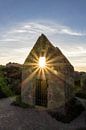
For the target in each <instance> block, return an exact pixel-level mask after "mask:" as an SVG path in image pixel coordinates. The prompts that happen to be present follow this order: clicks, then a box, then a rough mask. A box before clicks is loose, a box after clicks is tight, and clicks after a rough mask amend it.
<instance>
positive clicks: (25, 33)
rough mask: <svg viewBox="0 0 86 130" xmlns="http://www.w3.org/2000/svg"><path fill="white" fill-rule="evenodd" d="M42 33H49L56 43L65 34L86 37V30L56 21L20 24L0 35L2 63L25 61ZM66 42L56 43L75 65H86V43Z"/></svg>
mask: <svg viewBox="0 0 86 130" xmlns="http://www.w3.org/2000/svg"><path fill="white" fill-rule="evenodd" d="M41 33H44V34H45V35H47V36H48V37H49V38H50V39H51V40H52V41H54V42H55V43H58V38H59V36H60V39H61V38H62V37H65V36H67V37H68V38H69V37H70V38H71V39H72V38H76V39H77V37H79V38H82V37H86V33H85V32H80V31H75V30H73V29H72V28H70V27H67V26H63V25H59V24H57V23H54V22H49V23H48V22H27V23H23V24H18V25H16V26H14V27H11V28H9V29H8V30H5V32H3V33H2V34H1V35H0V61H1V63H2V62H3V64H5V63H7V62H9V61H12V62H13V61H14V62H18V63H23V62H24V60H25V58H26V56H27V55H28V53H29V51H30V49H31V48H32V46H33V45H34V43H35V42H36V39H37V38H38V36H39V35H40V34H41ZM54 39H55V40H54ZM66 41H67V39H66ZM64 42H65V41H64V40H63V43H61V44H58V45H57V44H55V45H56V46H58V47H60V48H61V50H62V51H63V53H64V54H65V55H66V56H67V57H68V59H69V60H70V61H71V63H72V64H73V65H74V66H77V67H78V66H85V65H86V58H85V57H86V50H85V48H86V45H84V46H82V43H81V44H80V45H79V44H78V43H77V41H76V43H75V45H74V44H73V45H72V44H68V43H66V42H65V43H64ZM65 45H66V46H65ZM77 62H78V64H77Z"/></svg>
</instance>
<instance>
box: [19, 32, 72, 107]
mask: <svg viewBox="0 0 86 130" xmlns="http://www.w3.org/2000/svg"><path fill="white" fill-rule="evenodd" d="M40 56H44V57H45V58H46V67H45V68H42V69H40V68H39V66H38V63H37V62H38V59H39V58H40ZM73 74H74V68H73V66H72V65H71V64H70V62H69V61H68V60H67V58H66V57H65V56H64V55H63V54H62V52H61V51H60V50H59V48H57V47H54V46H53V45H52V44H51V43H50V41H49V40H48V39H47V38H46V36H45V35H43V34H42V35H41V36H40V37H39V38H38V40H37V42H36V44H35V45H34V47H33V48H32V50H31V52H30V53H29V55H28V57H27V58H26V60H25V62H24V65H23V72H22V89H21V96H22V101H23V102H25V103H27V104H31V105H40V106H46V108H48V109H53V108H58V107H60V106H61V105H63V104H64V103H65V102H66V101H68V100H69V99H70V98H71V97H72V96H73V88H74V78H73ZM39 88H40V89H39ZM40 102H41V103H40Z"/></svg>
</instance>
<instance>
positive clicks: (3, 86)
mask: <svg viewBox="0 0 86 130" xmlns="http://www.w3.org/2000/svg"><path fill="white" fill-rule="evenodd" d="M12 95H13V93H12V91H11V89H10V88H9V86H7V82H6V80H5V78H4V77H3V76H0V98H4V97H9V96H12Z"/></svg>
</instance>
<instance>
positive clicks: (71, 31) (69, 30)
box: [61, 28, 86, 36]
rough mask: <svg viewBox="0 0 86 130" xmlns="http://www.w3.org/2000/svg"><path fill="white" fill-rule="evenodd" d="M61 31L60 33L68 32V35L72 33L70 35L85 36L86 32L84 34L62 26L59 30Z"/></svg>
mask: <svg viewBox="0 0 86 130" xmlns="http://www.w3.org/2000/svg"><path fill="white" fill-rule="evenodd" d="M61 33H62V34H68V35H72V36H85V35H86V34H84V33H80V32H75V31H73V30H71V29H70V28H68V29H67V28H63V29H62V30H61Z"/></svg>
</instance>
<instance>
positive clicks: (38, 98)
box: [35, 79, 48, 107]
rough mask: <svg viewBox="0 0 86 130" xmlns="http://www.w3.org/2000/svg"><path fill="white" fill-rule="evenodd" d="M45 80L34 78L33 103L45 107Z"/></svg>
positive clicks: (46, 84) (46, 86)
mask: <svg viewBox="0 0 86 130" xmlns="http://www.w3.org/2000/svg"><path fill="white" fill-rule="evenodd" d="M47 88H48V83H47V80H42V79H36V90H35V104H36V105H39V106H45V107H47Z"/></svg>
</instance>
